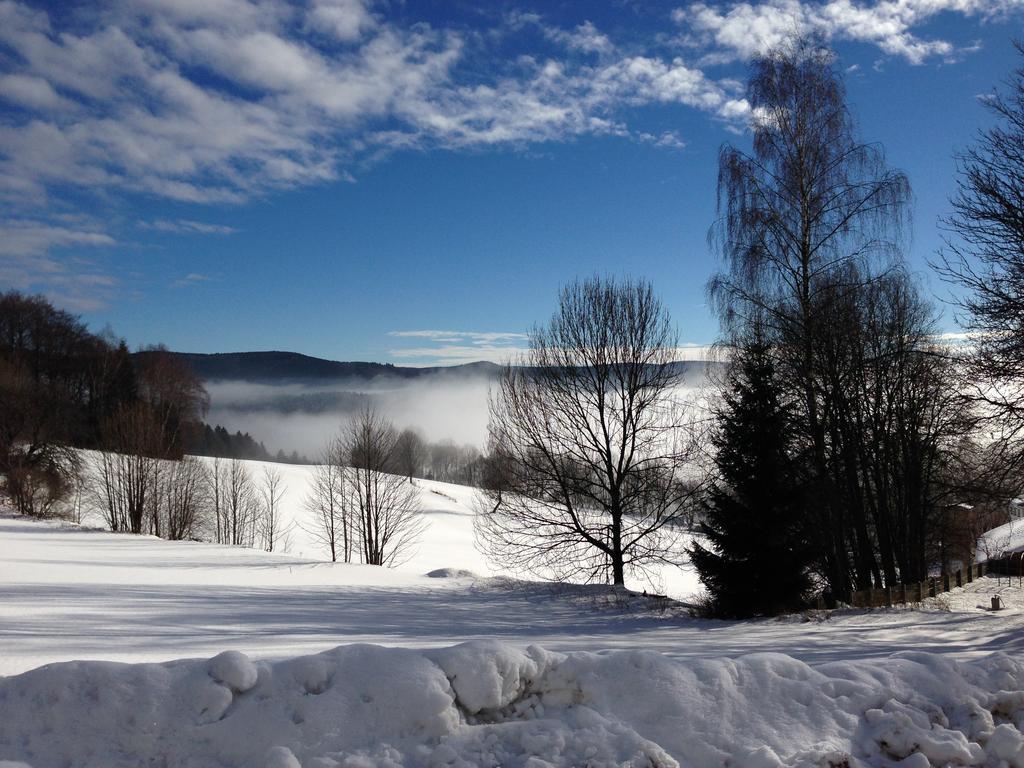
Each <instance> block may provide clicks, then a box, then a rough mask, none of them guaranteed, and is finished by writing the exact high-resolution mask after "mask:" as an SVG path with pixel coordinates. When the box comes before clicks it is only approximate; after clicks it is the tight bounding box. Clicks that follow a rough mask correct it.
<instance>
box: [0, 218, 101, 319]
mask: <svg viewBox="0 0 1024 768" xmlns="http://www.w3.org/2000/svg"><path fill="white" fill-rule="evenodd" d="M54 219H55V220H54V221H44V220H40V219H24V218H22V219H12V218H8V219H0V285H6V286H9V287H12V288H17V289H19V290H24V291H37V290H40V291H43V292H44V293H45V294H46V295H47V296H49V297H50V298H51V299H53V300H54V301H56V302H58V303H60V304H61V305H62V306H65V307H67V308H69V309H72V310H75V311H82V312H85V311H91V310H95V309H100V308H101V307H104V306H106V304H107V302H108V301H109V299H110V296H111V292H112V289H113V288H114V286H115V285H116V284H117V280H116V279H115V278H114V277H113V276H111V275H106V274H103V273H102V272H100V271H99V270H97V268H96V267H95V265H93V264H92V263H91V262H90V261H89V260H88V259H87V258H85V256H84V254H86V253H88V252H89V251H90V250H92V249H94V248H97V247H102V246H112V245H114V244H115V240H114V238H113V237H111V236H110V235H109V234H107V233H106V232H104V231H102V230H101V229H100V228H98V226H97V225H96V224H95V223H94V222H92V221H91V220H89V219H88V218H86V217H77V216H66V215H63V216H56V217H54ZM55 250H59V251H60V258H57V257H56V256H54V254H53V251H55Z"/></svg>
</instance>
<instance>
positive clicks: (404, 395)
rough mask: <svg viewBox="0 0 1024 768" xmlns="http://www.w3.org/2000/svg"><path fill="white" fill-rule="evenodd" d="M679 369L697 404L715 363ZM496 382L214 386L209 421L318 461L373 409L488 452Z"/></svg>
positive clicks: (432, 435)
mask: <svg viewBox="0 0 1024 768" xmlns="http://www.w3.org/2000/svg"><path fill="white" fill-rule="evenodd" d="M680 365H681V366H682V367H683V370H682V375H681V379H680V383H681V386H680V397H681V398H682V399H683V400H686V401H692V400H693V398H694V397H695V396H696V395H697V392H698V390H700V388H701V387H702V385H703V384H704V383H705V381H706V379H707V374H708V366H709V365H710V366H713V365H714V364H713V363H707V362H702V361H689V362H685V363H680ZM496 383H497V378H496V375H494V374H491V375H488V374H482V373H478V372H473V373H467V372H461V371H451V372H446V371H439V372H436V373H429V374H424V375H422V376H418V377H414V378H404V377H397V376H396V377H382V376H376V377H373V378H369V379H359V378H349V379H344V380H334V381H325V380H323V379H308V380H298V379H290V380H288V381H285V382H268V381H262V382H259V381H239V380H225V379H220V380H209V381H206V382H205V385H206V389H207V392H208V393H209V395H210V411H209V414H208V415H207V418H206V421H207V422H209V423H210V424H219V425H221V426H223V427H225V428H226V429H227V430H228V431H230V432H236V431H238V432H243V433H244V432H248V433H249V434H250V435H252V436H253V438H255V439H256V440H258V441H260V442H262V443H263V444H264V445H265V446H266V447H267V449H268V450H269V451H270V452H271V453H275V452H277V451H278V449H283V450H284V451H285V453H291V452H292V451H296V452H298V453H299V454H300V455H303V456H307V457H308V458H310V459H311V460H316V457H317V456H318V455H319V454H320V452H321V451H322V450H323V448H324V446H325V445H326V444H327V441H328V440H329V439H330V438H331V437H333V436H334V435H336V434H337V433H338V430H339V429H340V428H341V426H342V424H343V423H344V422H345V421H346V419H348V417H349V416H350V415H351V414H353V413H355V412H356V411H358V410H359V409H360V408H362V407H363V406H364V405H373V406H374V407H375V408H377V409H378V410H379V411H381V412H382V413H383V414H384V415H385V416H387V418H389V419H390V420H391V421H392V422H393V423H394V424H395V426H396V427H397V428H398V429H405V428H407V427H409V428H412V429H415V430H418V431H419V432H420V433H421V434H422V435H423V437H424V438H426V439H427V440H429V441H431V442H441V441H445V440H451V441H453V442H455V443H457V444H459V445H472V446H474V447H476V448H478V449H480V450H484V449H485V448H486V444H487V398H488V392H489V389H490V388H492V387H493V386H494V385H495V384H496Z"/></svg>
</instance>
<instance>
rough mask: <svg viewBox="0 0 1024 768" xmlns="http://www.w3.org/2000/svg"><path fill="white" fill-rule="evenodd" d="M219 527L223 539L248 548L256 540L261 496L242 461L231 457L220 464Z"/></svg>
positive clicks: (226, 542) (227, 542) (228, 542)
mask: <svg viewBox="0 0 1024 768" xmlns="http://www.w3.org/2000/svg"><path fill="white" fill-rule="evenodd" d="M220 470H221V471H220V477H219V478H218V484H219V486H220V490H219V496H220V502H219V503H220V516H221V522H220V529H221V537H222V542H223V543H225V544H233V545H236V546H243V547H251V546H253V544H255V542H256V534H257V530H256V526H257V522H258V520H259V515H260V499H259V495H258V493H257V491H256V487H255V484H254V483H253V480H252V475H250V474H249V470H248V469H246V466H245V463H244V462H242V461H239V460H238V459H231V460H230V461H228V462H226V463H225V464H223V465H222V466H221V467H220Z"/></svg>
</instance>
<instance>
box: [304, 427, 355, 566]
mask: <svg viewBox="0 0 1024 768" xmlns="http://www.w3.org/2000/svg"><path fill="white" fill-rule="evenodd" d="M347 464H348V462H347V459H346V454H345V450H344V444H343V442H342V441H341V440H340V439H334V440H332V441H331V443H330V444H329V445H328V447H327V449H326V450H325V451H324V454H323V456H322V458H321V461H320V463H319V464H317V465H316V466H315V467H314V468H313V479H312V482H311V484H310V491H309V494H308V495H307V496H306V499H305V501H304V505H305V507H306V510H307V511H308V512H309V513H310V516H311V517H312V521H311V523H309V524H308V525H306V526H305V530H306V532H307V533H308V534H309V535H310V536H312V537H313V538H314V539H315V540H316V541H317V542H318V543H320V544H321V546H323V547H325V548H326V549H327V550H328V551H329V552H330V553H331V562H337V561H338V560H339V559H340V560H341V561H342V562H345V563H349V562H351V561H352V554H353V544H354V540H355V531H354V521H353V518H352V505H351V504H350V501H351V499H350V494H349V492H348V491H349V488H348V486H349V482H350V479H349V470H348V467H347Z"/></svg>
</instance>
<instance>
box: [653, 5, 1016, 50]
mask: <svg viewBox="0 0 1024 768" xmlns="http://www.w3.org/2000/svg"><path fill="white" fill-rule="evenodd" d="M1020 8H1021V3H1020V0H878V1H877V2H873V3H857V2H854V0H825V1H824V2H807V1H803V0H767V1H766V2H760V3H750V2H740V3H734V4H732V5H728V6H725V5H719V4H714V5H712V4H707V3H694V4H692V5H689V6H687V7H685V8H678V9H676V10H675V11H673V14H672V18H673V20H674V21H675V22H676V23H677V24H679V25H680V26H682V27H683V28H684V29H685V30H687V31H688V32H690V33H692V34H693V35H695V36H696V38H697V41H698V42H701V43H704V44H710V45H713V46H715V47H716V48H717V49H718V51H720V52H722V51H724V52H727V57H728V55H731V56H732V57H736V58H749V57H751V56H754V55H757V54H761V53H765V52H767V51H769V50H771V49H772V48H775V47H777V46H779V45H780V44H782V43H783V42H784V41H785V40H786V39H787V38H789V37H791V36H792V35H794V34H808V33H813V34H818V35H821V36H822V37H824V38H825V39H826V40H849V41H857V42H863V43H868V44H872V45H875V46H877V47H878V48H880V49H881V50H882V51H883V52H885V53H886V54H888V55H890V56H898V57H901V58H903V59H905V60H906V61H908V62H910V63H911V64H921V63H923V62H924V61H926V60H928V59H930V58H935V57H939V58H950V57H952V56H954V55H956V54H957V53H963V52H966V51H957V50H956V48H955V47H954V46H953V44H952V43H950V42H948V41H946V40H941V39H931V40H928V39H922V38H920V37H918V36H917V35H916V34H915V33H914V31H913V29H914V27H916V26H919V25H921V24H923V23H925V22H927V21H928V20H930V19H931V18H932V17H934V16H936V15H938V14H940V13H944V12H950V13H958V14H961V15H965V16H981V17H986V18H988V17H992V16H994V15H998V14H1005V13H1009V12H1011V11H1013V10H1019V9H1020ZM711 55H712V57H716V58H713V59H712V60H720V58H719V57H720V56H721V53H718V54H715V53H713V54H711Z"/></svg>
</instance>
